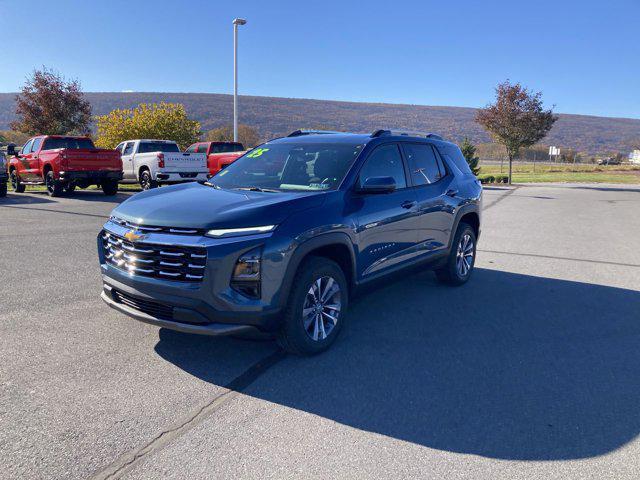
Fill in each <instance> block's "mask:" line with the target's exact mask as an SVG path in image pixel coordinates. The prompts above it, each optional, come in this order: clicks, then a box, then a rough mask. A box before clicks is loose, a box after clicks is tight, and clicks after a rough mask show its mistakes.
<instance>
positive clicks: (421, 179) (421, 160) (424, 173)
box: [402, 143, 443, 185]
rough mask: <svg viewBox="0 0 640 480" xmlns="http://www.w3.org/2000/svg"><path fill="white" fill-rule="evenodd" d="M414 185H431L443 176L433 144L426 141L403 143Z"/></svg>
mask: <svg viewBox="0 0 640 480" xmlns="http://www.w3.org/2000/svg"><path fill="white" fill-rule="evenodd" d="M402 148H403V149H404V152H405V155H406V157H407V163H408V164H409V171H410V172H411V180H412V181H413V184H414V185H429V184H431V183H436V182H437V181H438V180H440V179H441V178H442V177H443V174H442V172H441V171H440V168H439V167H438V160H437V159H436V154H435V152H434V151H433V148H431V145H428V144H426V143H403V144H402Z"/></svg>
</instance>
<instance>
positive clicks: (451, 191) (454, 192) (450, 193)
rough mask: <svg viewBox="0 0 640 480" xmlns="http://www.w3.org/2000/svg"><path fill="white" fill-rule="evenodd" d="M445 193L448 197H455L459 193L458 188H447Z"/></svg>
mask: <svg viewBox="0 0 640 480" xmlns="http://www.w3.org/2000/svg"><path fill="white" fill-rule="evenodd" d="M445 195H446V196H448V197H455V196H456V195H458V190H455V189H453V188H450V189H449V190H447V193H445Z"/></svg>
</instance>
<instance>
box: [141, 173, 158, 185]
mask: <svg viewBox="0 0 640 480" xmlns="http://www.w3.org/2000/svg"><path fill="white" fill-rule="evenodd" d="M140 186H141V187H142V190H150V189H152V188H156V187H157V186H158V182H156V181H155V180H154V179H153V178H152V177H151V172H149V170H143V171H142V173H141V174H140Z"/></svg>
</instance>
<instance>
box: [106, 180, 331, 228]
mask: <svg viewBox="0 0 640 480" xmlns="http://www.w3.org/2000/svg"><path fill="white" fill-rule="evenodd" d="M325 196H326V195H325V192H250V191H246V190H218V189H215V188H213V187H209V186H206V185H201V184H199V183H188V184H183V185H174V186H170V187H162V188H157V189H153V190H148V191H146V192H141V193H138V194H136V195H134V196H132V197H130V198H129V199H127V200H126V201H124V202H123V203H122V204H120V205H119V206H118V207H117V208H116V209H115V210H114V211H113V213H112V215H115V216H117V217H119V218H121V219H123V220H126V221H128V222H131V223H135V224H138V225H153V226H159V227H179V228H198V229H213V228H242V227H256V226H262V225H278V224H280V223H282V222H283V221H284V220H285V219H286V218H287V217H288V216H289V215H291V214H292V213H295V212H300V211H302V210H307V209H309V208H314V207H317V206H320V205H321V204H322V202H323V201H324V198H325Z"/></svg>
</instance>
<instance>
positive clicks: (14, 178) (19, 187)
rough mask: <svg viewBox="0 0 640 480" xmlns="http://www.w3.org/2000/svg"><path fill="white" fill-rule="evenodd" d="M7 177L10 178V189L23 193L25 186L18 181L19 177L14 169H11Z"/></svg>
mask: <svg viewBox="0 0 640 480" xmlns="http://www.w3.org/2000/svg"><path fill="white" fill-rule="evenodd" d="M9 178H10V179H11V189H12V190H13V191H14V192H16V193H24V191H25V189H26V188H27V187H26V186H25V185H23V184H22V183H21V182H20V177H19V176H18V173H17V172H16V171H15V170H11V173H10V174H9Z"/></svg>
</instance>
